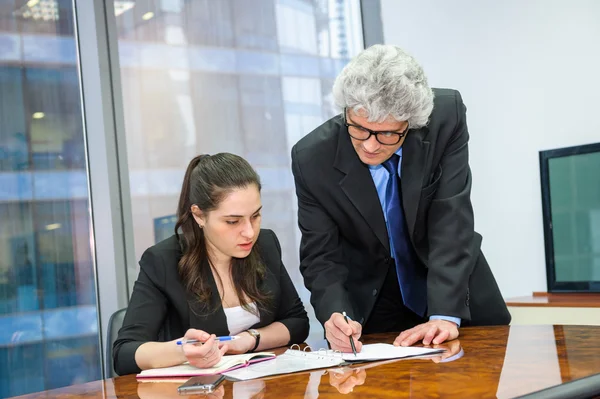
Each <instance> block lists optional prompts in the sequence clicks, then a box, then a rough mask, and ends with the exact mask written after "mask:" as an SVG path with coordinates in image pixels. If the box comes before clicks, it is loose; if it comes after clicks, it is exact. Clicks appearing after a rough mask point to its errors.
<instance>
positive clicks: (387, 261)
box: [384, 256, 392, 265]
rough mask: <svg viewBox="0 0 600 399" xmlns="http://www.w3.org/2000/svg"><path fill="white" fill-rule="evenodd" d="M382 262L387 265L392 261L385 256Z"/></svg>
mask: <svg viewBox="0 0 600 399" xmlns="http://www.w3.org/2000/svg"><path fill="white" fill-rule="evenodd" d="M384 261H385V263H386V264H388V265H389V264H390V262H391V261H392V259H391V258H389V257H387V256H386V257H385V259H384Z"/></svg>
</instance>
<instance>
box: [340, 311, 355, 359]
mask: <svg viewBox="0 0 600 399" xmlns="http://www.w3.org/2000/svg"><path fill="white" fill-rule="evenodd" d="M342 315H344V320H346V323H348V324H350V322H349V321H348V316H346V312H342ZM350 346H351V347H352V353H354V356H356V346H354V338H352V334H350Z"/></svg>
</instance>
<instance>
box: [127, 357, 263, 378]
mask: <svg viewBox="0 0 600 399" xmlns="http://www.w3.org/2000/svg"><path fill="white" fill-rule="evenodd" d="M273 359H275V354H274V353H273V352H258V353H245V354H242V355H227V356H223V357H222V358H221V361H220V362H219V363H217V364H216V365H214V366H213V367H210V368H205V369H201V368H198V367H194V366H192V365H191V364H189V363H187V362H186V363H184V364H181V365H178V366H172V367H164V368H158V369H149V370H143V371H142V372H141V373H139V374H138V375H137V376H136V377H137V378H139V379H144V378H152V379H156V378H174V377H195V376H197V375H214V374H222V373H223V372H225V371H230V370H235V369H238V368H241V367H247V366H249V365H250V364H254V363H259V362H264V361H267V360H273Z"/></svg>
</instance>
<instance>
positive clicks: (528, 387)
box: [20, 325, 600, 399]
mask: <svg viewBox="0 0 600 399" xmlns="http://www.w3.org/2000/svg"><path fill="white" fill-rule="evenodd" d="M460 333H461V336H460V338H459V339H458V340H455V341H451V342H449V343H447V344H444V345H441V346H442V347H445V348H447V352H446V353H445V354H444V357H445V359H441V358H440V357H439V356H436V357H432V358H428V359H411V360H408V359H405V360H396V361H387V362H381V363H377V364H373V363H363V364H362V365H355V366H353V368H352V369H348V368H342V369H339V368H338V369H333V370H331V369H330V370H316V371H312V372H304V373H297V374H292V375H286V376H281V377H276V378H270V379H264V380H254V381H245V382H231V381H226V382H225V383H224V384H223V385H221V387H220V388H219V390H218V391H217V392H215V393H214V394H212V395H208V396H204V395H194V396H190V395H185V397H198V398H215V399H216V398H236V399H237V398H307V399H308V398H317V397H318V398H329V397H342V396H343V397H354V398H405V397H406V398H408V397H411V398H441V397H444V398H446V397H456V398H467V397H475V398H495V397H498V398H511V397H515V396H519V395H523V394H526V393H530V392H534V391H537V390H540V389H543V388H547V387H550V386H555V385H559V384H561V383H564V382H568V381H571V380H574V379H578V378H582V377H586V376H589V375H592V374H596V373H600V356H599V355H598V353H599V349H600V339H599V338H600V327H597V326H542V325H540V326H530V325H527V326H519V325H516V326H510V327H508V326H507V327H478V328H477V327H467V328H462V329H461V330H460ZM395 336H396V335H395V334H379V335H371V336H365V337H363V339H362V340H363V341H364V342H365V343H374V342H387V343H392V342H393V340H394V338H395ZM179 385H181V382H137V381H136V379H135V376H124V377H117V378H114V379H108V380H104V381H96V382H90V383H87V384H82V385H75V386H71V387H66V388H61V389H56V390H52V391H46V392H40V393H36V394H31V395H26V396H21V397H20V398H21V399H25V398H27V399H34V398H36V399H38V398H76V397H77V398H79V397H87V398H145V399H150V398H157V399H158V398H181V397H182V396H180V395H178V393H177V387H178V386H179Z"/></svg>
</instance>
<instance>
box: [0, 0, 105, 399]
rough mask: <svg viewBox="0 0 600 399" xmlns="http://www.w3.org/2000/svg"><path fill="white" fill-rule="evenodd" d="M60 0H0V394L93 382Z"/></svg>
mask: <svg viewBox="0 0 600 399" xmlns="http://www.w3.org/2000/svg"><path fill="white" fill-rule="evenodd" d="M81 105H82V104H81V96H80V80H79V70H78V62H77V42H76V39H75V34H74V12H73V7H72V3H71V2H70V1H54V0H30V1H21V0H8V1H2V2H0V220H1V222H0V397H2V398H3V397H9V396H16V395H20V394H25V393H29V392H34V391H40V390H47V389H53V388H57V387H62V386H66V385H71V384H77V383H83V382H87V381H91V380H96V379H99V378H101V372H100V370H101V362H100V360H101V358H100V349H99V336H98V322H97V310H96V288H95V273H94V262H93V256H92V253H93V252H92V247H91V242H92V240H91V235H90V231H91V229H90V220H91V217H90V201H89V195H88V191H89V190H88V173H87V172H88V171H87V168H86V149H85V140H84V129H83V118H82V106H81Z"/></svg>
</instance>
